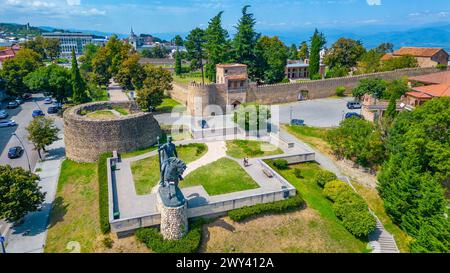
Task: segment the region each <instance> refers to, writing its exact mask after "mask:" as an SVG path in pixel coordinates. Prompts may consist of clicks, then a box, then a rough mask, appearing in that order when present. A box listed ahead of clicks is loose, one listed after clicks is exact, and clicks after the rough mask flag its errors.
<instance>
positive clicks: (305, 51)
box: [298, 41, 309, 60]
mask: <svg viewBox="0 0 450 273" xmlns="http://www.w3.org/2000/svg"><path fill="white" fill-rule="evenodd" d="M298 58H299V59H302V60H305V59H309V48H308V44H307V43H306V41H303V42H302V43H301V44H300V50H299V52H298Z"/></svg>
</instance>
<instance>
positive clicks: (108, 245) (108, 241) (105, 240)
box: [102, 236, 114, 248]
mask: <svg viewBox="0 0 450 273" xmlns="http://www.w3.org/2000/svg"><path fill="white" fill-rule="evenodd" d="M102 243H103V245H104V246H105V247H106V248H112V247H113V244H114V241H113V240H112V239H111V237H109V236H107V237H105V238H103V240H102Z"/></svg>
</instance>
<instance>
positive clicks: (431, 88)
mask: <svg viewBox="0 0 450 273" xmlns="http://www.w3.org/2000/svg"><path fill="white" fill-rule="evenodd" d="M413 91H416V92H421V93H425V94H427V95H430V96H433V97H450V84H434V85H427V86H419V87H414V88H413Z"/></svg>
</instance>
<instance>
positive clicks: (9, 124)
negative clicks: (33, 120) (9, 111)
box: [0, 120, 17, 128]
mask: <svg viewBox="0 0 450 273" xmlns="http://www.w3.org/2000/svg"><path fill="white" fill-rule="evenodd" d="M16 125H17V123H16V122H15V121H14V120H3V121H0V128H4V127H13V126H16Z"/></svg>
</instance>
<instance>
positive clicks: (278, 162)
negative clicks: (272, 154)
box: [273, 159, 289, 170]
mask: <svg viewBox="0 0 450 273" xmlns="http://www.w3.org/2000/svg"><path fill="white" fill-rule="evenodd" d="M273 165H274V166H275V168H277V169H278V170H287V169H289V162H288V161H287V160H286V159H275V160H274V161H273Z"/></svg>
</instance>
